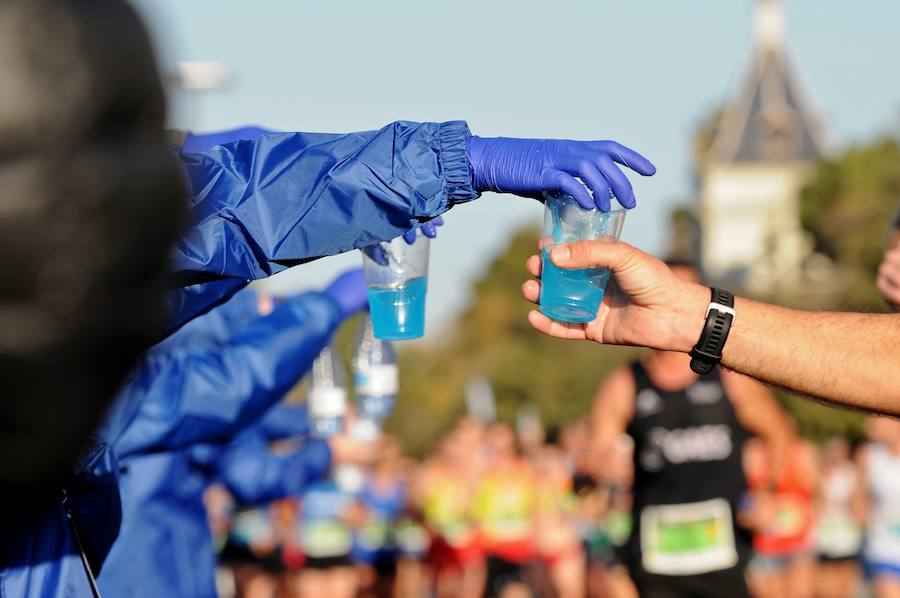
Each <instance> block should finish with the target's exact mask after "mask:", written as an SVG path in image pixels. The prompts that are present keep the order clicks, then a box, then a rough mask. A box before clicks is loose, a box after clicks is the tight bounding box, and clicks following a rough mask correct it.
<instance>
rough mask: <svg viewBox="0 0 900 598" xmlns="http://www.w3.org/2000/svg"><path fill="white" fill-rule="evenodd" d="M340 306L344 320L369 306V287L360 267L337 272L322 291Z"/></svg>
mask: <svg viewBox="0 0 900 598" xmlns="http://www.w3.org/2000/svg"><path fill="white" fill-rule="evenodd" d="M322 292H323V293H324V294H325V295H328V296H329V297H330V298H331V299H334V301H335V303H337V304H338V306H339V307H340V308H341V317H342V318H344V319H345V320H346V319H347V318H349V317H350V316H352V315H353V314H355V313H356V312H358V311H362V310H364V309H366V308H367V307H368V306H369V289H368V287H367V286H366V277H365V276H364V275H363V269H362V268H354V269H352V270H347V271H345V272H342V273H341V274H338V275H337V276H336V277H335V279H334V280H332V281H331V283H330V284H329V285H328V286H327V287H326V288H325V290H324V291H322Z"/></svg>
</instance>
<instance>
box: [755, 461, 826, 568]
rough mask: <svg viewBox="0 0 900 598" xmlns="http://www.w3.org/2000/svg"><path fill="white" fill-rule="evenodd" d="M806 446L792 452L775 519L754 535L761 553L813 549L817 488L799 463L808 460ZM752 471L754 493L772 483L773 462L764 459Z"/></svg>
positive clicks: (776, 501) (783, 473)
mask: <svg viewBox="0 0 900 598" xmlns="http://www.w3.org/2000/svg"><path fill="white" fill-rule="evenodd" d="M805 450H806V448H805V446H804V445H803V444H802V443H797V444H794V445H793V446H791V447H790V448H789V449H788V452H787V455H786V458H785V462H784V465H783V466H782V468H781V473H780V474H779V476H778V482H777V484H776V486H775V492H774V517H772V518H771V520H770V522H769V523H768V525H767V526H766V527H765V529H762V530H757V531H756V532H755V533H754V536H753V548H754V549H755V550H756V552H758V553H759V554H765V555H785V554H792V553H795V552H803V551H806V550H810V549H811V548H812V546H813V527H814V522H815V516H814V511H813V489H812V485H811V483H810V482H809V481H808V480H806V479H804V477H805V476H803V474H802V472H801V471H800V468H799V466H798V463H799V462H801V461H803V460H804V459H805V458H806V457H805V455H804V451H805ZM752 468H753V469H752V470H751V471H749V472H748V480H747V481H748V483H749V486H750V489H751V490H759V489H762V488H764V487H765V486H766V485H768V484H769V483H770V479H771V478H770V469H771V463H770V462H769V459H768V458H766V459H760V460H759V461H758V462H757V463H754V464H753V466H752Z"/></svg>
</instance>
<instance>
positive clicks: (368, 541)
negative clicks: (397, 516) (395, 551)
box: [358, 519, 391, 550]
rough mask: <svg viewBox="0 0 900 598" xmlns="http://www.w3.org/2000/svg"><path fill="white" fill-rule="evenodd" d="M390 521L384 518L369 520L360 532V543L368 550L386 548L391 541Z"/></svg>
mask: <svg viewBox="0 0 900 598" xmlns="http://www.w3.org/2000/svg"><path fill="white" fill-rule="evenodd" d="M390 532H391V527H390V522H388V521H385V520H383V519H372V520H370V521H367V522H366V524H365V525H364V526H363V528H362V530H360V532H359V538H358V541H359V544H360V546H362V547H363V548H365V549H367V550H377V549H379V548H384V547H385V546H387V545H388V542H389V541H390Z"/></svg>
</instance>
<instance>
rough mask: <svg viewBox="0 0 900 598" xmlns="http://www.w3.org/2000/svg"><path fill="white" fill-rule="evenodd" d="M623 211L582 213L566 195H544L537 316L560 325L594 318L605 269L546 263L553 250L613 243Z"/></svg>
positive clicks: (598, 303)
mask: <svg viewBox="0 0 900 598" xmlns="http://www.w3.org/2000/svg"><path fill="white" fill-rule="evenodd" d="M625 213H626V210H624V209H619V210H610V211H609V212H601V211H599V210H596V209H594V210H586V209H584V208H582V207H581V206H579V205H578V203H577V202H576V201H575V198H573V197H572V196H570V195H565V194H561V193H548V194H546V195H545V203H544V228H543V236H542V238H541V259H542V262H543V266H542V271H541V296H540V309H541V313H543V314H545V315H546V316H548V317H550V318H553V319H554V320H559V321H561V322H573V323H584V322H590V321H592V320H593V319H594V318H596V317H597V310H598V309H599V308H600V303H601V302H602V301H603V295H604V294H605V292H606V283H607V282H608V281H609V270H608V269H607V268H584V269H579V270H567V269H564V268H558V267H556V265H554V264H553V262H552V261H550V250H551V249H553V247H554V246H556V245H560V244H563V243H572V242H575V241H583V240H595V241H603V242H608V243H615V242H616V241H618V240H619V237H620V236H621V234H622V224H623V222H624V221H625Z"/></svg>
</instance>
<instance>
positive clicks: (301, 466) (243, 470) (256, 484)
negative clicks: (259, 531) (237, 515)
mask: <svg viewBox="0 0 900 598" xmlns="http://www.w3.org/2000/svg"><path fill="white" fill-rule="evenodd" d="M331 463H332V450H331V448H330V447H329V445H328V442H326V441H324V440H308V441H306V442H305V443H304V444H303V445H302V446H301V447H299V448H297V449H294V450H292V451H289V452H287V453H284V454H279V453H277V452H274V451H273V450H272V449H271V448H269V444H268V441H267V439H266V437H265V434H263V433H262V430H259V429H253V430H248V432H247V433H245V434H242V435H241V436H239V437H238V438H237V439H236V440H235V441H234V442H232V443H231V444H230V445H228V446H227V447H226V448H225V450H224V451H223V453H222V456H221V458H220V459H219V462H218V467H217V469H218V474H219V479H220V481H221V482H222V483H224V484H225V487H226V488H228V491H229V492H231V494H232V495H233V496H234V497H235V498H236V499H237V500H238V502H240V503H241V504H245V505H255V504H261V503H265V502H270V501H273V500H277V499H279V498H284V497H285V496H290V495H292V494H298V493H301V492H303V490H304V489H305V488H306V486H307V485H308V484H310V483H312V482H314V481H316V480H318V479H320V478H322V477H324V476H325V475H326V474H327V473H328V471H329V470H330V469H331Z"/></svg>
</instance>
